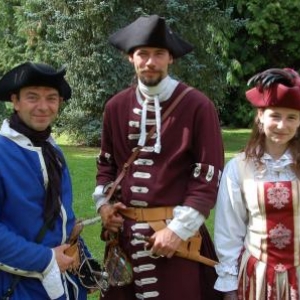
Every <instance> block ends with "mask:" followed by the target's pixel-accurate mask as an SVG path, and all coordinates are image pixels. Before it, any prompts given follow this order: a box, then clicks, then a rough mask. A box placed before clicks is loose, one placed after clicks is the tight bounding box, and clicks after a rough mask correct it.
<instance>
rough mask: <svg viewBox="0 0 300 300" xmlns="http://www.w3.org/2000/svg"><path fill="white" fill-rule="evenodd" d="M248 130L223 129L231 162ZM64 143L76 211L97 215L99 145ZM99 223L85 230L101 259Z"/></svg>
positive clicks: (61, 140) (85, 215)
mask: <svg viewBox="0 0 300 300" xmlns="http://www.w3.org/2000/svg"><path fill="white" fill-rule="evenodd" d="M249 132H250V130H249V129H224V130H222V135H223V140H224V147H225V159H226V161H228V160H229V159H230V158H232V157H233V156H234V154H235V153H237V152H239V151H240V150H241V149H242V148H243V147H244V145H245V143H246V141H247V139H248V136H249ZM57 141H58V143H59V145H60V146H61V148H62V150H63V152H64V154H65V157H66V160H67V163H68V166H69V169H70V173H71V177H72V182H73V194H74V210H75V212H76V215H77V217H78V218H91V217H94V216H96V212H95V207H94V202H93V200H92V193H93V191H94V188H95V175H96V157H97V155H98V153H99V149H98V148H89V147H81V146H71V145H69V143H68V142H67V141H66V138H64V137H60V138H58V139H57ZM213 222H214V211H212V213H211V215H210V217H209V218H208V220H207V221H206V224H207V227H208V229H209V231H210V233H211V234H212V235H213ZM99 233H100V223H96V224H94V225H91V226H88V227H86V228H85V229H84V230H83V234H82V235H83V238H84V239H85V241H86V244H87V245H88V247H89V249H90V251H91V253H92V254H93V256H94V257H95V258H97V259H98V260H100V261H102V257H103V247H104V244H103V242H101V241H100V238H99ZM88 299H89V300H96V299H99V293H94V294H92V295H90V296H89V298H88Z"/></svg>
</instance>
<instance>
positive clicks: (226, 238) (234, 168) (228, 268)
mask: <svg viewBox="0 0 300 300" xmlns="http://www.w3.org/2000/svg"><path fill="white" fill-rule="evenodd" d="M237 163H238V162H237V159H235V158H234V159H232V160H231V161H229V162H228V163H227V164H226V166H225V168H224V171H223V175H222V178H221V182H220V187H219V192H218V198H217V204H216V210H215V225H214V242H215V248H216V252H217V256H218V258H219V261H220V263H219V264H218V265H217V266H216V271H217V274H218V279H217V281H216V283H215V289H216V290H219V291H223V292H227V291H232V290H236V289H237V287H238V280H237V275H238V258H239V256H240V254H241V250H242V248H243V245H244V237H245V235H246V230H247V229H246V227H247V222H248V220H247V210H246V206H245V203H244V201H243V197H242V191H241V187H240V183H239V179H238V178H239V173H238V165H237Z"/></svg>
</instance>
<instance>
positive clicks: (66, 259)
mask: <svg viewBox="0 0 300 300" xmlns="http://www.w3.org/2000/svg"><path fill="white" fill-rule="evenodd" d="M69 247H70V245H69V244H64V245H60V246H57V247H55V248H54V249H53V250H54V253H55V259H56V261H57V264H58V267H59V269H60V272H61V273H63V272H65V271H67V270H68V269H72V268H73V263H74V262H75V260H74V258H72V257H70V256H68V255H66V254H65V253H64V252H65V251H66V250H67V249H68V248H69Z"/></svg>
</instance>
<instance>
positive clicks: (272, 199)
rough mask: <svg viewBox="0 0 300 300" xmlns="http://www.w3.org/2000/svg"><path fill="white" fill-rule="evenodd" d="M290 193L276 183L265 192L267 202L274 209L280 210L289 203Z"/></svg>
mask: <svg viewBox="0 0 300 300" xmlns="http://www.w3.org/2000/svg"><path fill="white" fill-rule="evenodd" d="M289 197H290V191H289V189H288V188H287V187H285V186H283V185H282V184H281V183H276V184H275V186H273V187H271V188H269V189H268V191H267V198H268V202H269V203H270V204H272V205H274V207H275V208H277V209H281V208H283V207H284V205H285V204H286V203H288V202H289Z"/></svg>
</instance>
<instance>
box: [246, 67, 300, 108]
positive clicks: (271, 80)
mask: <svg viewBox="0 0 300 300" xmlns="http://www.w3.org/2000/svg"><path fill="white" fill-rule="evenodd" d="M252 84H254V85H255V87H253V88H251V89H250V90H248V91H246V98H247V99H248V100H249V102H250V103H251V104H252V105H253V106H255V107H261V108H264V107H272V106H273V107H286V108H292V109H297V110H300V76H299V74H298V73H297V72H296V71H295V70H293V69H290V68H284V69H278V68H272V69H267V70H265V71H263V72H261V73H258V74H256V75H254V76H253V77H251V78H250V79H249V81H248V85H252Z"/></svg>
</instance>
